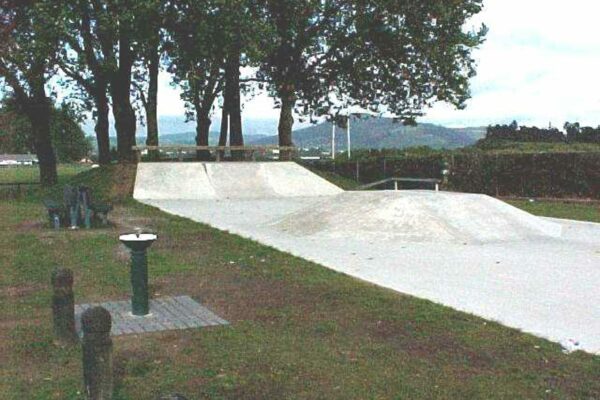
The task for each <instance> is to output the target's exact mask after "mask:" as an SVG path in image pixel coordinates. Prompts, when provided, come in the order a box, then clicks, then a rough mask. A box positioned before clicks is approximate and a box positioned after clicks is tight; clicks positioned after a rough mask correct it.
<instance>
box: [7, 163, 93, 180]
mask: <svg viewBox="0 0 600 400" xmlns="http://www.w3.org/2000/svg"><path fill="white" fill-rule="evenodd" d="M89 169H90V166H89V165H84V164H58V165H57V170H58V176H59V179H61V181H62V182H64V181H66V180H67V179H69V178H70V177H72V176H74V175H77V174H79V173H80V172H84V171H87V170H89ZM39 181H40V169H39V167H38V166H37V165H30V166H29V165H23V166H16V167H12V166H10V167H0V183H38V182H39Z"/></svg>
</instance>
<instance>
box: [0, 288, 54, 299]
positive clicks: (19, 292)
mask: <svg viewBox="0 0 600 400" xmlns="http://www.w3.org/2000/svg"><path fill="white" fill-rule="evenodd" d="M40 290H46V286H44V285H23V286H8V287H5V288H0V296H1V297H4V296H6V297H10V298H21V297H26V296H29V295H30V294H32V293H34V292H38V291H40Z"/></svg>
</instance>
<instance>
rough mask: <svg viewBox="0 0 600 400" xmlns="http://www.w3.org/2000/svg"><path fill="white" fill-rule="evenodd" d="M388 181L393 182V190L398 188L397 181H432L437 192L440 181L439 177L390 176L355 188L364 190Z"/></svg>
mask: <svg viewBox="0 0 600 400" xmlns="http://www.w3.org/2000/svg"><path fill="white" fill-rule="evenodd" d="M389 182H394V190H398V182H425V183H433V184H434V185H435V191H436V192H439V190H440V186H439V185H440V183H442V180H441V179H436V178H403V177H392V178H386V179H382V180H380V181H376V182H372V183H368V184H366V185H362V186H359V187H358V188H357V189H358V190H366V189H371V188H374V187H377V186H380V185H383V184H385V183H389Z"/></svg>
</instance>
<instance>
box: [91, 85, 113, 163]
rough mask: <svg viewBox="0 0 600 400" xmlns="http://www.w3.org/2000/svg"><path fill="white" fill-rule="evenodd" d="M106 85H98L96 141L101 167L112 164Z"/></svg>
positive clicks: (96, 97)
mask: <svg viewBox="0 0 600 400" xmlns="http://www.w3.org/2000/svg"><path fill="white" fill-rule="evenodd" d="M106 89H107V88H106V83H97V93H96V96H95V103H96V113H97V114H96V126H95V127H94V130H95V131H96V141H97V142H98V163H99V164H100V165H107V164H110V139H109V135H108V133H109V122H108V113H109V108H108V96H107V95H106Z"/></svg>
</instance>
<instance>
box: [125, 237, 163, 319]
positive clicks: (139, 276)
mask: <svg viewBox="0 0 600 400" xmlns="http://www.w3.org/2000/svg"><path fill="white" fill-rule="evenodd" d="M156 238H157V236H156V235H155V234H153V233H140V232H137V233H129V234H126V235H121V236H119V240H120V241H121V243H123V244H124V245H125V246H127V248H129V250H130V251H131V272H130V273H131V290H132V296H131V311H132V314H133V315H138V316H143V315H148V313H149V312H150V310H149V306H148V259H147V258H146V250H147V249H148V247H150V246H151V245H152V243H153V242H154V241H155V240H156Z"/></svg>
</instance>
